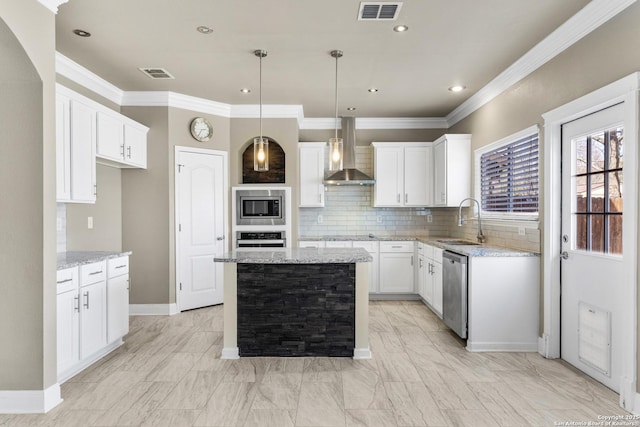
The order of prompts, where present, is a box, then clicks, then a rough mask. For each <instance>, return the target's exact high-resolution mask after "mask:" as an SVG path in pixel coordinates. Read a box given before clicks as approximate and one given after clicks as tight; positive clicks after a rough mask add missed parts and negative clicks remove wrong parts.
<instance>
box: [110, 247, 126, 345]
mask: <svg viewBox="0 0 640 427" xmlns="http://www.w3.org/2000/svg"><path fill="white" fill-rule="evenodd" d="M127 333H129V257H128V256H124V257H119V258H113V259H109V260H107V341H108V342H113V341H115V340H118V339H120V338H122V337H123V336H124V335H126V334H127Z"/></svg>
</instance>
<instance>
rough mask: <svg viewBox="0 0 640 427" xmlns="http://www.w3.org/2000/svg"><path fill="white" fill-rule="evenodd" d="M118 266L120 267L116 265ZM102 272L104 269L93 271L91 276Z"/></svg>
mask: <svg viewBox="0 0 640 427" xmlns="http://www.w3.org/2000/svg"><path fill="white" fill-rule="evenodd" d="M116 268H118V267H116ZM100 273H102V270H100V271H94V272H93V273H89V276H95V275H96V274H100Z"/></svg>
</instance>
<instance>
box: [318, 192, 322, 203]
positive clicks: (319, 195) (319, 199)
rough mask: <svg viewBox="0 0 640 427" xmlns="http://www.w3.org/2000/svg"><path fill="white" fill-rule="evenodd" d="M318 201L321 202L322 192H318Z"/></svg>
mask: <svg viewBox="0 0 640 427" xmlns="http://www.w3.org/2000/svg"><path fill="white" fill-rule="evenodd" d="M318 201H319V202H320V203H322V193H319V194H318Z"/></svg>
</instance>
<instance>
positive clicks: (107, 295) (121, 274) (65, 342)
mask: <svg viewBox="0 0 640 427" xmlns="http://www.w3.org/2000/svg"><path fill="white" fill-rule="evenodd" d="M122 265H124V266H126V268H123V267H121V268H120V269H116V268H115V267H116V266H122ZM112 272H117V273H112ZM128 288H129V262H128V256H125V257H121V258H115V259H113V260H109V262H107V261H99V262H94V263H90V264H85V265H81V266H79V267H72V268H67V269H64V270H58V274H57V304H58V305H57V325H56V329H57V355H58V382H60V383H61V382H64V381H65V380H66V379H68V378H70V377H71V376H73V375H75V374H76V373H78V372H80V371H81V370H82V369H84V368H86V367H87V366H89V365H90V364H91V363H93V362H95V361H96V360H98V359H99V358H101V357H102V356H104V355H105V354H107V353H109V352H110V351H112V350H114V349H115V348H117V347H118V346H119V345H120V342H121V341H120V339H121V338H122V336H124V335H125V334H126V333H127V332H128V330H129V289H128Z"/></svg>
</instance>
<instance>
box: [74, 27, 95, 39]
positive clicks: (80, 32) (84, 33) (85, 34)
mask: <svg viewBox="0 0 640 427" xmlns="http://www.w3.org/2000/svg"><path fill="white" fill-rule="evenodd" d="M73 34H75V35H76V36H80V37H91V33H90V32H89V31H85V30H80V29H76V30H73Z"/></svg>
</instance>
